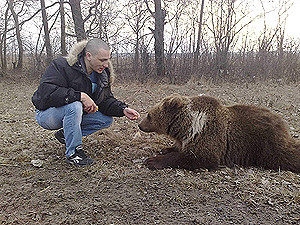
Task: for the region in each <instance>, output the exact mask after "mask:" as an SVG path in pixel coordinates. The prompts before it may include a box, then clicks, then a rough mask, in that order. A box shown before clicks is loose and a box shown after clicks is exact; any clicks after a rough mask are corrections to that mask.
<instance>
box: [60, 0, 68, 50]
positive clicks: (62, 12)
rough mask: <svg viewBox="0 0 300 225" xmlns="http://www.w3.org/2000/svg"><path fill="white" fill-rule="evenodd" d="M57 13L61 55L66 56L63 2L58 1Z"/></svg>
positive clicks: (61, 0)
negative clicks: (58, 14)
mask: <svg viewBox="0 0 300 225" xmlns="http://www.w3.org/2000/svg"><path fill="white" fill-rule="evenodd" d="M59 4H60V5H59V13H60V32H61V36H60V48H61V54H62V55H67V49H66V21H65V10H64V0H59Z"/></svg>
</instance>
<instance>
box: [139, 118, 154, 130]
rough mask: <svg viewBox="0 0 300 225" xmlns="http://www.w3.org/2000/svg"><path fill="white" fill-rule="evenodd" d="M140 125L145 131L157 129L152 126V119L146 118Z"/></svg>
mask: <svg viewBox="0 0 300 225" xmlns="http://www.w3.org/2000/svg"><path fill="white" fill-rule="evenodd" d="M138 127H139V129H140V130H141V131H144V132H147V133H149V132H154V131H155V130H154V129H153V128H152V126H151V123H150V121H148V119H147V118H144V119H143V120H142V121H141V122H140V123H139V124H138Z"/></svg>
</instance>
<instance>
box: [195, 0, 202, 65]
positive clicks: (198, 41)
mask: <svg viewBox="0 0 300 225" xmlns="http://www.w3.org/2000/svg"><path fill="white" fill-rule="evenodd" d="M203 9H204V0H202V3H201V9H200V21H199V29H198V39H197V45H196V50H195V52H194V71H195V69H196V68H197V67H198V59H199V55H200V42H201V32H202V19H203Z"/></svg>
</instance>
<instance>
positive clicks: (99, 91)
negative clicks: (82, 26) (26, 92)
mask: <svg viewBox="0 0 300 225" xmlns="http://www.w3.org/2000/svg"><path fill="white" fill-rule="evenodd" d="M110 57H111V53H110V49H109V47H108V45H107V44H106V43H105V42H103V41H102V40H100V39H98V38H94V39H91V40H89V41H86V40H85V41H81V42H79V43H77V44H76V45H75V46H74V47H73V48H72V49H71V51H70V53H69V55H68V56H67V57H66V58H65V57H59V58H57V59H55V60H53V61H52V62H51V64H50V65H49V67H48V68H47V69H46V71H45V73H44V75H43V77H42V79H41V82H40V85H39V87H38V89H37V91H36V92H35V93H34V94H33V96H32V102H33V104H34V106H35V107H36V114H35V118H36V120H37V122H38V124H39V125H40V126H42V127H43V128H45V129H48V130H58V129H60V130H58V131H57V132H56V133H55V137H56V139H57V140H58V141H59V142H61V143H64V144H66V158H67V159H66V161H67V162H68V163H71V164H74V165H78V166H86V165H90V164H92V163H93V160H92V159H91V158H90V157H88V156H87V155H86V154H85V153H84V151H83V150H82V136H86V135H89V134H92V133H94V132H96V131H98V130H101V129H103V128H107V127H109V126H110V125H111V124H112V122H113V118H112V117H113V116H115V117H121V116H124V115H125V116H126V117H127V118H129V119H131V120H135V119H137V118H139V116H140V115H139V113H138V112H137V111H135V110H134V109H131V108H128V105H127V104H125V103H123V102H121V101H119V100H117V99H116V98H114V96H113V94H112V92H111V82H112V79H113V70H112V67H111V63H110ZM61 128H63V129H61Z"/></svg>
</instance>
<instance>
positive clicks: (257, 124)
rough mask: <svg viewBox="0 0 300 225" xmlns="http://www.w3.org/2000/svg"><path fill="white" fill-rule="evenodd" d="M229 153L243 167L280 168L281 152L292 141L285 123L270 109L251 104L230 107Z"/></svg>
mask: <svg viewBox="0 0 300 225" xmlns="http://www.w3.org/2000/svg"><path fill="white" fill-rule="evenodd" d="M227 108H228V109H229V111H230V112H231V114H232V117H231V118H230V121H228V130H227V137H228V149H227V151H228V153H227V154H228V156H227V158H229V159H230V160H232V162H231V163H234V164H239V165H242V166H258V167H265V168H278V167H280V165H281V164H282V159H283V158H282V154H285V153H283V152H284V151H285V150H286V149H287V147H288V146H289V145H290V144H291V143H293V140H292V138H291V137H290V135H289V132H288V127H287V125H286V123H285V122H284V121H283V120H282V119H281V118H280V117H279V116H278V115H277V114H275V113H273V112H271V111H270V110H268V109H266V108H263V107H259V106H250V105H234V106H229V107H227Z"/></svg>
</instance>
